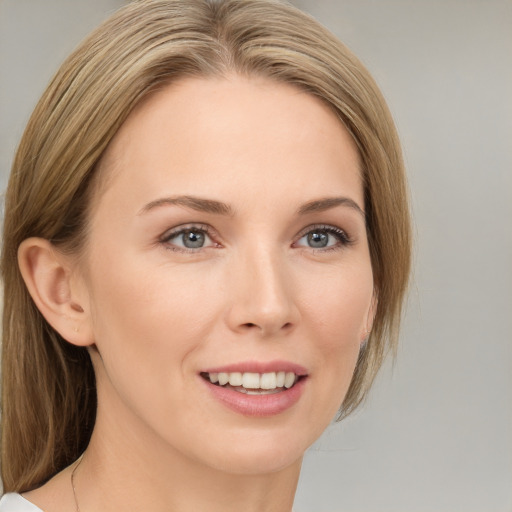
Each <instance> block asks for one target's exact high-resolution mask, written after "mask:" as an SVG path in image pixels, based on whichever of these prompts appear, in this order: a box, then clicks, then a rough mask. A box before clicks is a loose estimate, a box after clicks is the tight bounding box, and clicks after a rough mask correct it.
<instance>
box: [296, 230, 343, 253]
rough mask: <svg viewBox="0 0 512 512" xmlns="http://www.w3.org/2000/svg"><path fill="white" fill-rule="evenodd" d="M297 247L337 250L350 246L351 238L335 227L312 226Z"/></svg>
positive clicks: (299, 240)
mask: <svg viewBox="0 0 512 512" xmlns="http://www.w3.org/2000/svg"><path fill="white" fill-rule="evenodd" d="M306 229H307V231H305V232H303V234H302V235H301V237H300V238H299V239H298V240H297V242H295V244H294V245H295V246H299V247H310V248H311V249H335V248H341V247H343V246H346V245H349V244H350V243H351V240H350V238H349V237H348V236H347V234H346V233H345V231H343V230H342V229H340V228H337V227H335V226H310V227H308V228H306Z"/></svg>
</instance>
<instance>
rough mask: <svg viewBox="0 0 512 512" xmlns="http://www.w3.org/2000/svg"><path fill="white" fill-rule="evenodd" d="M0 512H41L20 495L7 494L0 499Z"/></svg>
mask: <svg viewBox="0 0 512 512" xmlns="http://www.w3.org/2000/svg"><path fill="white" fill-rule="evenodd" d="M0 512H43V511H42V510H41V509H40V508H38V507H36V506H35V505H34V504H33V503H30V501H28V500H26V499H25V498H24V497H23V496H21V494H16V493H15V492H9V493H7V494H4V495H3V496H2V499H0Z"/></svg>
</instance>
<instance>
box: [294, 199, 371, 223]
mask: <svg viewBox="0 0 512 512" xmlns="http://www.w3.org/2000/svg"><path fill="white" fill-rule="evenodd" d="M336 206H348V207H349V208H352V209H354V210H355V211H356V212H358V213H359V214H360V215H362V216H363V217H364V218H366V214H365V212H364V211H363V209H362V208H361V207H360V206H359V205H358V204H357V203H356V202H355V201H354V200H353V199H350V198H349V197H326V198H324V199H317V200H315V201H310V202H309V203H306V204H303V205H302V206H301V207H300V208H299V211H298V213H299V215H305V214H307V213H314V212H324V211H326V210H330V209H331V208H335V207H336Z"/></svg>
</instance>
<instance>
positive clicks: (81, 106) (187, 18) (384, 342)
mask: <svg viewBox="0 0 512 512" xmlns="http://www.w3.org/2000/svg"><path fill="white" fill-rule="evenodd" d="M232 72H236V73H239V74H243V75H249V76H250V75H258V76H264V77H267V78H269V79H272V80H276V81H278V82H285V83H289V84H293V85H295V86H296V87H299V88H301V89H303V90H305V91H307V92H308V93H309V94H312V95H314V96H315V97H318V98H320V99H321V100H322V101H323V102H325V104H326V105H328V106H329V107H330V108H331V109H332V110H333V112H334V113H335V114H336V115H337V116H338V117H339V119H340V122H341V123H343V125H344V126H345V127H346V129H347V130H348V131H349V133H350V134H351V136H352V137H353V139H354V141H355V143H356V145H357V148H358V150H359V153H360V157H361V161H362V170H361V172H362V179H363V186H364V194H365V209H366V212H367V232H368V240H369V246H370V255H371V263H372V268H373V275H374V282H375V290H376V293H377V295H378V307H377V312H376V316H375V320H374V323H373V331H372V334H371V336H370V338H369V340H368V342H367V343H366V344H365V346H364V349H363V350H362V352H361V354H360V357H359V360H358V362H357V365H356V369H355V373H354V376H353V379H352V382H351V385H350V388H349V390H348V393H347V395H346V397H345V400H344V403H343V404H342V408H341V415H346V414H348V413H350V412H351V411H352V410H353V409H354V408H355V407H356V406H357V405H358V404H359V403H360V402H361V400H362V399H363V398H364V396H365V395H366V393H367V391H368V389H369V387H370V385H371V383H372V381H373V379H374V377H375V374H376V372H377V370H378V369H379V367H380V365H381V363H382V360H383V357H384V356H385V354H386V353H387V352H388V351H389V349H390V348H393V347H394V346H395V344H396V340H397V333H398V326H399V323H400V313H401V307H402V301H403V297H404V294H405V291H406V287H407V281H408V275H409V267H410V253H411V248H410V246H411V241H410V221H409V207H408V200H407V190H406V182H405V177H404V168H403V162H402V156H401V149H400V145H399V141H398V138H397V135H396V130H395V127H394V124H393V121H392V118H391V116H390V114H389V111H388V109H387V107H386V104H385V101H384V99H383V98H382V95H381V93H380V92H379V90H378V88H377V86H376V85H375V83H374V81H373V79H372V78H371V76H370V75H369V73H368V72H367V71H366V69H365V68H364V67H363V66H362V64H361V63H360V62H359V61H358V60H357V59H356V58H355V57H354V55H353V54H352V53H351V52H350V51H349V50H348V49H347V48H346V47H345V46H344V45H343V44H342V43H340V42H339V41H338V40H337V39H336V38H335V37H334V36H333V35H331V34H330V33H329V32H328V31H327V30H326V29H325V28H323V27H322V26H321V25H319V24H318V22H316V21H315V20H313V19H312V18H311V17H309V16H308V15H306V14H304V13H302V12H300V11H299V10H297V9H295V8H294V7H292V6H290V5H288V4H286V3H283V2H280V1H278V0H225V1H224V0H220V1H214V0H140V1H135V2H132V3H130V4H129V5H127V6H126V7H124V8H122V9H120V10H119V11H118V12H117V13H115V14H114V15H113V16H112V17H111V18H110V19H108V20H107V21H106V22H104V23H103V24H102V25H101V26H100V27H99V28H98V29H97V30H96V31H94V32H93V33H92V34H91V35H90V36H89V37H88V38H87V39H86V40H85V41H84V42H83V43H82V44H81V45H80V46H79V47H78V49H77V50H76V51H75V52H74V53H73V54H72V55H71V56H70V57H69V58H68V59H67V60H66V61H65V62H64V64H63V65H62V67H61V68H60V70H59V71H58V73H57V75H56V76H55V77H54V79H53V80H52V82H51V83H50V85H49V87H48V88H47V90H46V92H45V93H44V95H43V96H42V98H41V100H40V101H39V103H38V105H37V107H36V108H35V110H34V113H33V114H32V117H31V118H30V121H29V123H28V125H27V128H26V130H25V133H24V135H23V137H22V140H21V142H20V145H19V148H18V151H17V154H16V157H15V160H14V164H13V168H12V173H11V177H10V181H9V185H8V190H7V194H6V202H5V221H4V234H3V237H4V243H3V253H2V261H1V270H2V274H3V279H4V313H3V354H2V380H3V387H2V446H1V462H2V478H3V483H4V489H5V491H17V492H22V491H26V490H29V489H31V488H34V487H36V486H38V485H41V484H42V483H44V482H45V481H46V480H48V479H49V478H50V477H51V476H53V475H54V474H56V473H57V472H58V471H60V470H61V469H63V468H64V467H66V466H67V465H68V464H70V463H71V462H72V461H73V460H75V459H76V458H77V457H78V456H79V455H80V453H81V452H82V451H83V450H84V449H85V447H86V446H87V443H88V441H89V439H90V435H91V432H92V429H93V426H94V421H95V411H96V389H95V380H94V372H93V368H92V364H91V361H90V358H89V356H88V353H87V351H86V350H85V349H83V348H78V347H75V346H73V345H71V344H69V343H68V342H66V341H65V340H64V339H62V338H61V337H60V335H59V334H58V333H57V332H55V331H54V330H53V328H52V327H51V326H50V325H49V324H48V323H47V322H46V321H45V319H44V318H43V316H42V315H41V314H40V312H39V311H38V309H37V308H36V306H35V305H34V302H33V301H32V299H31V297H30V296H29V294H28V291H27V289H26V287H25V285H24V282H23V279H22V277H21V274H20V271H19V268H18V264H17V250H18V247H19V245H20V243H21V242H22V241H23V240H24V239H26V238H28V237H31V236H38V237H43V238H46V239H48V240H50V241H52V242H53V243H54V244H57V245H59V247H60V248H62V249H63V250H67V251H71V252H76V253H79V251H80V249H81V247H82V246H83V243H84V239H85V237H86V234H87V220H88V213H89V212H88V207H89V204H90V196H91V189H92V188H93V183H94V178H95V172H96V169H97V167H98V165H97V164H98V162H99V161H100V159H101V157H102V154H103V153H104V151H105V149H106V147H107V146H108V144H109V142H110V140H111V139H112V137H113V136H114V135H115V133H116V132H117V131H118V129H119V127H120V126H121V125H122V123H123V122H124V120H125V119H126V118H127V116H128V115H129V114H130V112H131V111H132V109H133V108H134V107H135V105H137V104H138V103H139V102H140V101H141V99H143V98H144V97H146V96H148V95H149V94H151V93H152V92H154V91H155V90H157V89H158V88H160V87H163V86H164V85H165V84H168V83H170V82H172V81H174V80H176V79H178V78H182V77H185V76H196V77H208V76H223V75H226V74H228V73H232Z"/></svg>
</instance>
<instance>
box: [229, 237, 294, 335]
mask: <svg viewBox="0 0 512 512" xmlns="http://www.w3.org/2000/svg"><path fill="white" fill-rule="evenodd" d="M235 267H236V268H235V269H234V272H235V275H234V276H233V278H234V287H235V290H234V293H233V304H232V308H231V324H232V327H234V328H236V329H244V330H247V329H248V328H253V329H258V330H259V331H260V332H261V333H262V334H265V335H268V334H272V333H276V332H278V331H279V330H281V329H289V328H290V327H291V326H292V325H294V324H295V323H296V321H297V310H296V307H295V303H294V300H293V283H292V281H291V273H290V271H289V270H290V269H289V267H288V265H287V260H286V256H285V255H284V254H283V253H281V252H280V251H279V250H277V249H275V248H271V247H269V246H268V245H265V244H263V243H260V244H258V245H256V244H254V245H252V244H251V247H248V248H246V249H245V250H244V251H243V254H240V257H239V258H238V263H237V264H236V265H235Z"/></svg>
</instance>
